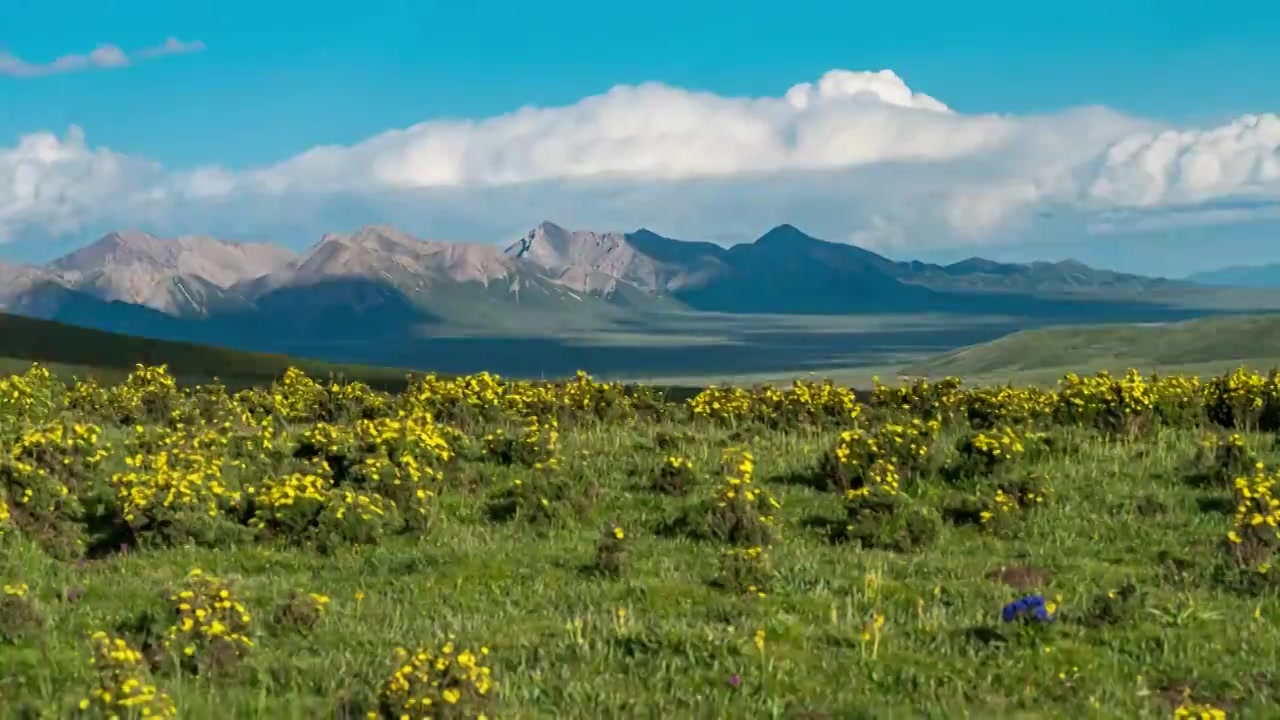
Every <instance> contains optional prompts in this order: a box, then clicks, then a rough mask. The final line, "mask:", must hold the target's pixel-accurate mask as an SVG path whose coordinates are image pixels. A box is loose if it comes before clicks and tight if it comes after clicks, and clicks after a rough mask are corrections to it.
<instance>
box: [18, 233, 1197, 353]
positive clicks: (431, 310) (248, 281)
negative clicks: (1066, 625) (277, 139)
mask: <svg viewBox="0 0 1280 720" xmlns="http://www.w3.org/2000/svg"><path fill="white" fill-rule="evenodd" d="M1197 290H1198V286H1196V285H1194V284H1192V283H1190V282H1186V281H1179V280H1167V279H1163V278H1149V277H1143V276H1138V275H1130V274H1124V273H1117V272H1111V271H1106V270H1098V269H1094V268H1090V267H1088V266H1085V265H1083V264H1080V263H1078V262H1073V261H1065V262H1034V263H1027V264H1016V263H999V262H994V261H990V260H984V259H981V258H971V259H968V260H964V261H961V262H957V263H954V264H950V265H937V264H930V263H923V262H900V261H895V260H891V259H889V258H886V257H883V256H881V255H878V254H876V253H873V252H870V251H868V250H865V249H862V248H859V247H855V246H853V245H848V244H843V243H835V242H827V241H823V240H819V239H817V238H814V237H811V236H809V235H806V234H805V233H803V232H801V231H800V230H798V229H797V228H795V227H793V226H791V225H781V226H778V227H776V228H773V229H772V230H770V231H768V232H767V233H765V234H764V235H762V236H761V237H760V238H758V239H757V240H755V241H754V242H750V243H742V244H739V245H734V246H732V247H727V248H726V247H722V246H720V245H716V244H713V243H707V242H693V241H682V240H675V239H672V238H667V237H663V236H661V235H659V234H657V233H654V232H652V231H649V230H646V229H641V230H638V231H635V232H631V233H623V232H603V233H601V232H589V231H570V230H567V229H565V228H563V227H560V226H558V225H555V224H553V223H550V222H544V223H542V224H540V225H538V226H537V227H535V228H533V229H531V230H529V231H528V232H527V233H526V234H524V235H523V236H521V237H520V238H518V239H516V240H515V241H513V242H511V243H509V244H508V245H507V246H506V247H502V246H499V245H487V244H468V243H453V242H446V241H441V240H430V239H419V238H417V237H414V236H412V235H409V234H407V233H404V232H401V231H399V230H396V229H394V228H390V227H385V226H371V227H366V228H363V229H360V230H358V231H356V232H354V233H350V234H327V235H325V236H323V237H322V238H321V239H320V241H319V242H317V243H316V244H315V245H313V246H312V247H311V248H309V249H308V250H306V251H305V252H303V253H301V254H295V253H293V252H291V251H289V250H286V249H284V248H281V247H277V246H273V245H268V244H254V243H235V242H228V241H224V240H219V239H215V238H211V237H182V238H177V239H162V238H157V237H154V236H151V235H147V234H143V233H139V232H132V231H121V232H112V233H108V234H107V235H105V236H103V237H102V238H100V239H98V240H97V241H96V242H93V243H92V244H90V245H88V246H86V247H84V248H82V249H80V250H77V251H75V252H73V253H71V254H69V255H66V256H65V257H62V258H59V259H57V260H55V261H53V262H51V263H48V264H46V265H43V266H30V265H0V311H4V312H10V313H14V314H20V315H26V316H31V317H37V318H42V319H51V320H58V321H61V322H64V323H70V324H74V325H81V326H86V327H92V328H97V329H102V330H109V331H114V332H124V333H128V334H133V335H141V336H147V337H157V338H165V339H177V340H194V341H200V342H206V343H213V344H221V345H228V346H232V347H238V348H242V349H253V350H266V351H271V352H291V353H308V352H309V353H311V354H312V355H314V356H316V357H326V358H335V359H341V360H348V359H352V360H355V361H360V362H387V361H391V360H396V361H403V360H404V359H405V357H406V356H412V352H411V351H410V350H409V349H407V346H406V343H409V344H412V343H414V342H417V341H419V340H423V339H429V338H432V337H442V336H453V337H456V336H458V335H468V336H506V337H513V336H525V337H528V336H539V335H546V334H549V333H554V332H557V331H563V330H577V331H585V330H588V329H591V328H599V327H604V326H608V325H610V324H613V325H614V326H621V327H635V326H638V325H642V324H643V323H644V322H645V319H646V318H653V317H658V316H663V315H670V314H671V313H691V312H693V313H697V312H701V313H720V314H782V315H842V314H864V313H877V314H886V313H888V314H910V313H925V312H928V313H959V314H974V315H979V314H986V315H990V314H1006V315H1009V314H1013V315H1018V316H1022V317H1030V318H1041V319H1046V318H1047V319H1055V320H1056V319H1061V320H1063V321H1073V322H1078V321H1088V320H1096V319H1106V318H1122V317H1123V318H1129V317H1132V318H1134V319H1149V320H1164V319H1176V318H1177V317H1185V316H1186V313H1182V312H1181V311H1179V310H1177V309H1175V308H1172V307H1170V306H1168V305H1167V302H1166V301H1167V300H1168V299H1169V298H1170V297H1174V296H1182V295H1185V294H1188V293H1194V292H1196V291H1197ZM357 348H359V352H356V349H357Z"/></svg>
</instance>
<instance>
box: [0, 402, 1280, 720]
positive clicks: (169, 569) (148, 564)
mask: <svg viewBox="0 0 1280 720" xmlns="http://www.w3.org/2000/svg"><path fill="white" fill-rule="evenodd" d="M1061 432H1062V433H1063V437H1065V438H1066V439H1067V440H1068V441H1069V442H1068V444H1067V448H1068V450H1067V451H1065V452H1064V453H1063V454H1061V455H1058V456H1055V457H1054V458H1053V459H1051V460H1049V461H1045V462H1040V463H1038V464H1037V466H1036V469H1037V470H1039V471H1040V472H1043V473H1044V474H1045V475H1046V476H1047V477H1048V478H1050V484H1051V489H1052V495H1051V500H1050V502H1049V504H1048V506H1047V507H1046V508H1044V509H1043V510H1041V511H1038V512H1036V513H1034V514H1028V515H1026V517H1025V518H1024V519H1023V520H1021V521H1020V523H1019V524H1017V525H1015V526H1014V528H1013V530H1012V531H1011V532H1010V533H1009V534H1008V535H1007V536H1000V537H993V536H988V535H984V534H982V533H980V532H979V531H978V530H976V529H974V528H972V527H958V526H945V527H944V529H943V531H942V535H941V537H940V538H939V539H938V540H937V541H936V542H935V543H933V544H932V545H930V546H929V547H927V548H925V549H923V550H921V551H917V552H912V553H905V554H903V553H892V552H885V551H876V550H859V549H856V548H855V547H851V546H849V545H833V544H831V543H829V542H828V541H827V540H826V539H825V537H824V536H823V534H822V532H821V531H820V530H818V529H815V527H816V526H817V525H819V524H820V523H819V522H817V521H822V520H830V519H834V518H839V517H840V516H841V507H842V503H841V499H840V497H839V496H837V495H834V494H831V493H825V492H820V491H817V490H813V489H810V488H808V487H806V486H803V485H798V484H795V483H794V482H790V481H788V478H791V477H794V476H796V474H797V473H802V472H805V471H808V470H809V469H811V467H812V465H813V463H814V462H815V461H816V460H817V459H818V457H819V456H820V455H821V454H822V453H823V452H824V451H825V450H827V449H828V448H830V447H831V445H832V443H833V441H834V440H835V435H834V433H833V432H822V431H817V430H805V429H802V428H792V429H788V430H784V431H756V430H753V431H752V432H749V433H745V434H744V433H735V432H730V431H727V430H711V429H708V428H705V427H695V426H692V425H689V424H686V423H681V424H677V425H671V424H662V423H649V422H634V423H629V424H627V425H626V426H620V425H604V426H584V427H582V428H580V429H576V430H573V429H569V430H566V432H565V433H564V435H563V451H562V455H563V458H564V465H563V467H562V469H561V471H560V472H561V474H562V476H563V477H565V478H567V479H568V481H569V482H570V483H571V484H572V486H573V487H574V489H575V493H576V494H577V495H578V496H579V497H580V498H581V502H582V509H581V514H580V515H576V516H575V515H569V516H566V518H565V519H564V520H562V521H560V522H558V523H554V524H552V525H551V526H549V527H545V528H543V527H539V526H534V525H530V524H527V523H525V522H524V521H522V520H519V519H517V520H515V521H511V522H506V523H502V522H496V521H494V520H492V519H491V518H490V517H489V516H488V515H487V514H486V503H487V501H488V499H489V498H490V497H492V495H493V494H494V493H496V492H499V491H501V490H502V489H504V488H506V487H508V486H509V485H510V483H511V482H512V480H513V479H517V478H524V479H529V478H530V477H531V472H532V471H529V470H524V469H520V468H519V467H515V468H508V467H499V466H497V465H495V464H493V463H490V462H483V461H480V460H468V461H466V462H463V463H461V464H459V465H458V466H456V467H453V468H451V469H450V470H449V475H448V476H447V479H446V482H445V484H444V489H443V491H442V492H441V494H440V495H439V497H438V498H437V499H436V501H435V519H434V522H433V525H432V527H431V528H430V530H429V531H427V532H426V533H424V534H422V535H421V536H417V537H407V538H394V539H391V540H388V541H386V542H384V543H383V544H381V545H379V546H376V547H372V548H366V549H360V550H351V549H348V550H341V551H338V552H336V553H334V554H321V553H318V552H315V551H309V550H302V549H286V548H282V547H271V546H254V545H250V546H240V547H234V548H230V549H223V550H210V549H198V548H181V547H179V548H169V549H157V550H147V551H141V552H129V553H126V554H122V555H111V556H108V557H107V558H105V559H101V560H96V561H92V562H88V563H80V564H77V563H75V562H59V561H55V560H52V559H51V558H50V557H48V556H46V555H44V554H43V553H42V552H41V551H39V550H38V549H37V548H36V546H35V545H34V544H32V543H31V542H29V541H27V540H25V539H19V538H14V537H12V536H11V535H12V534H10V536H9V537H7V538H6V539H5V540H4V543H5V544H3V546H2V547H3V553H0V580H2V581H3V582H5V583H12V582H26V583H28V584H30V586H31V593H32V597H34V598H35V599H36V601H37V602H38V604H39V605H40V606H41V607H42V608H43V609H44V611H45V612H46V614H47V616H48V618H49V624H48V626H47V627H46V628H45V629H44V631H43V632H42V633H41V634H40V636H39V637H38V638H37V639H34V640H29V641H25V642H23V643H20V644H18V645H16V646H9V647H4V648H3V650H2V651H0V707H4V708H19V707H26V706H28V704H29V706H31V707H42V708H50V707H58V708H62V707H65V706H66V703H74V702H75V700H76V698H78V697H79V694H80V693H82V692H84V691H85V690H86V689H87V688H88V687H89V686H90V682H91V677H92V674H91V673H92V668H91V667H89V666H88V665H87V664H86V662H85V659H84V657H85V655H84V653H85V650H86V648H87V644H86V636H87V633H89V632H90V631H92V630H97V629H110V628H117V627H121V626H125V625H128V624H129V623H130V622H132V621H133V620H134V619H135V618H137V617H138V616H139V614H141V613H143V612H146V611H148V610H151V611H162V610H163V608H164V594H165V590H166V588H167V587H169V586H170V585H171V584H172V583H175V582H178V581H179V580H180V579H181V578H182V577H183V575H184V574H185V573H186V572H187V570H188V569H190V568H193V567H199V568H202V569H204V570H205V571H206V572H209V573H213V574H216V575H219V576H222V577H227V578H234V580H235V582H236V586H237V587H238V588H239V590H240V594H241V596H242V597H243V599H244V600H245V602H246V603H247V604H248V605H249V607H250V608H251V609H252V610H253V612H254V614H255V617H256V618H257V620H255V623H254V624H255V625H256V627H257V631H256V632H257V633H258V634H257V635H256V641H257V648H256V650H255V651H254V652H253V653H252V654H251V655H250V656H249V659H248V660H247V661H246V664H245V665H243V666H242V667H240V668H239V669H238V670H237V671H236V672H234V673H232V674H231V675H228V676H226V677H214V678H206V677H190V676H185V675H180V674H166V675H160V676H158V677H157V679H156V681H157V683H158V684H159V685H160V686H162V687H163V688H165V689H166V690H167V691H169V692H170V693H171V694H172V695H173V696H174V697H175V699H176V700H177V702H178V706H179V708H180V712H181V717H183V718H219V719H221V718H273V719H275V718H298V719H303V718H306V719H310V718H317V717H332V716H333V713H334V711H335V707H336V706H337V703H338V701H339V698H341V697H345V696H354V697H364V696H367V694H368V693H370V692H372V691H373V690H375V689H376V687H377V684H378V683H379V682H380V681H381V680H382V679H383V678H385V676H386V675H387V674H388V673H389V672H391V670H392V669H393V667H394V665H393V664H392V660H391V657H390V653H391V651H392V649H393V648H394V647H396V646H398V645H409V646H413V645H415V644H417V643H435V642H439V641H441V640H442V639H443V638H444V637H445V636H446V634H449V633H454V634H457V635H458V637H459V640H463V641H466V642H470V643H474V644H480V643H484V644H486V645H487V646H488V647H489V648H490V649H491V650H492V654H491V656H490V658H491V662H492V665H493V666H494V668H495V669H494V673H495V678H496V679H497V681H498V683H499V688H500V705H499V707H498V712H497V714H496V716H497V717H503V718H534V717H546V718H590V719H594V718H601V717H608V718H615V717H616V718H623V717H675V718H704V717H705V718H713V717H742V718H747V717H786V718H857V717H867V718H872V717H874V718H899V717H902V718H906V717H930V718H959V717H984V718H1058V717H1115V718H1145V717H1152V718H1155V717H1170V716H1171V714H1172V708H1173V706H1174V705H1175V704H1176V699H1177V692H1176V690H1175V689H1174V688H1178V687H1183V686H1186V687H1190V688H1192V689H1194V691H1195V692H1196V693H1197V694H1198V695H1200V696H1202V697H1204V698H1208V699H1213V700H1216V701H1218V703H1219V704H1222V705H1231V706H1232V707H1233V716H1235V712H1234V711H1238V712H1239V713H1240V715H1241V716H1243V717H1264V716H1267V714H1268V713H1271V712H1273V710H1272V709H1273V708H1274V707H1275V703H1277V702H1280V674H1278V673H1277V671H1276V667H1277V666H1278V665H1280V608H1278V607H1277V606H1276V604H1275V603H1274V598H1273V597H1272V596H1270V595H1268V596H1267V597H1266V598H1263V599H1259V598H1257V597H1250V596H1245V595H1239V594H1235V593H1233V592H1231V591H1229V590H1227V589H1226V588H1225V587H1223V586H1221V585H1220V584H1219V583H1218V582H1216V581H1215V579H1214V576H1213V571H1214V568H1215V566H1216V565H1217V563H1218V560H1219V559H1220V558H1221V557H1222V555H1221V550H1220V548H1219V546H1218V544H1219V542H1220V541H1221V538H1222V537H1223V534H1224V533H1225V531H1226V528H1227V525H1228V518H1227V517H1225V516H1224V515H1222V514H1221V512H1220V511H1218V510H1215V509H1213V508H1214V507H1217V505H1215V503H1219V501H1220V500H1221V498H1222V495H1221V493H1220V492H1214V491H1207V490H1202V489H1196V488H1193V487H1191V486H1190V485H1188V484H1187V483H1186V482H1185V481H1184V477H1185V475H1186V468H1187V466H1188V463H1189V462H1190V461H1191V458H1192V454H1193V452H1194V449H1195V444H1196V439H1197V437H1198V434H1197V433H1194V432H1191V431H1167V432H1162V433H1159V434H1153V435H1149V436H1144V437H1140V438H1138V439H1136V440H1135V441H1133V442H1116V441H1110V440H1106V439H1100V438H1097V437H1095V436H1092V435H1090V434H1088V433H1084V432H1083V431H1077V430H1061ZM672 438H676V440H675V442H676V450H678V451H680V452H683V453H686V454H688V455H689V456H691V457H692V458H693V459H694V461H695V463H697V464H699V465H701V466H702V467H711V466H714V465H715V463H716V462H717V460H718V458H719V454H720V452H721V450H722V449H723V448H725V447H727V446H729V445H740V444H743V443H745V444H746V445H747V446H749V447H750V448H751V449H752V450H753V451H754V452H755V454H756V457H757V458H758V460H759V464H758V470H757V478H758V480H759V482H761V483H762V484H763V485H764V486H765V487H767V489H768V490H769V491H770V492H772V493H773V494H774V495H775V496H776V497H778V498H779V500H780V501H781V510H780V511H779V514H778V516H779V522H780V527H779V530H780V532H779V539H778V540H777V541H776V542H775V543H774V544H773V546H772V549H771V555H772V562H773V565H774V567H775V568H776V570H777V578H776V581H775V583H774V584H773V586H772V587H770V588H769V593H768V595H767V597H765V598H755V597H746V596H743V595H737V594H731V593H727V592H725V591H723V590H721V589H717V588H716V587H713V586H712V584H711V583H710V582H709V581H710V580H711V579H712V578H713V577H714V576H715V575H716V572H717V567H718V565H717V564H718V559H719V555H720V552H721V550H722V549H723V547H722V546H720V545H717V544H715V543H712V542H707V541H695V540H690V539H687V538H683V537H679V536H670V535H668V534H665V533H664V532H661V528H662V527H663V526H664V524H665V523H666V522H667V521H668V520H669V519H671V518H673V517H676V516H678V515H679V514H680V512H681V511H682V510H683V509H685V508H687V507H690V506H691V505H693V504H696V503H697V502H700V501H701V499H702V498H705V497H707V496H708V495H709V494H710V493H711V492H712V490H713V488H714V481H713V480H704V481H703V482H702V484H700V485H698V486H697V487H696V488H695V489H694V491H693V493H692V495H691V496H689V497H687V498H677V497H668V496H665V495H660V494H656V493H654V492H653V491H651V490H650V489H649V488H648V474H649V471H650V470H651V469H653V468H656V467H657V465H658V464H659V463H660V462H661V461H662V459H663V458H664V457H665V455H666V453H667V451H665V450H660V449H659V446H660V445H662V444H665V443H668V442H670V441H671V440H672ZM954 440H955V437H954V434H951V435H947V436H945V437H944V438H943V439H942V440H941V442H940V443H939V447H946V446H948V445H950V444H951V443H953V442H954ZM1249 441H1250V443H1251V445H1252V446H1253V447H1255V448H1257V449H1258V451H1259V452H1260V453H1261V456H1262V458H1263V459H1265V460H1266V461H1268V462H1269V463H1272V462H1275V461H1278V460H1280V454H1277V452H1276V451H1275V449H1274V446H1275V438H1274V437H1273V436H1271V435H1256V436H1250V437H1249ZM941 483H942V481H941V480H940V479H939V478H938V477H934V476H930V477H928V478H926V480H925V481H924V483H923V485H922V487H924V488H925V490H924V491H923V492H924V495H923V497H929V498H933V499H932V500H930V502H938V495H937V494H936V493H934V490H939V489H940V488H941V487H942V486H941ZM930 488H932V489H930ZM615 523H616V524H618V525H620V526H621V527H623V528H625V530H626V532H627V540H628V543H629V549H628V556H627V562H626V565H625V568H624V570H623V572H622V574H621V576H620V577H618V578H613V579H610V578H602V577H597V576H593V575H591V574H589V573H587V572H585V571H584V570H585V568H587V567H588V566H589V565H590V564H591V562H592V560H593V557H594V555H595V552H596V549H597V544H598V542H599V540H600V538H601V535H602V531H603V530H604V529H606V528H608V527H611V526H612V525H613V524H615ZM1162 553H1167V554H1168V555H1169V558H1164V557H1162ZM1170 558H1172V559H1170ZM1005 566H1008V567H1015V566H1016V567H1020V568H1029V569H1034V571H1035V573H1036V575H1037V579H1033V580H1031V581H1029V582H1028V585H1027V587H1025V588H1023V589H1015V588H1012V587H1008V586H1006V585H1005V584H1002V583H1001V582H997V581H995V580H993V579H990V578H989V575H990V574H991V573H992V572H995V571H998V570H999V569H1000V568H1002V567H1005ZM1126 582H1132V583H1135V584H1136V585H1137V587H1138V588H1139V589H1140V591H1141V592H1142V598H1143V599H1142V601H1141V604H1140V606H1139V607H1137V608H1136V610H1134V612H1132V613H1131V614H1126V615H1123V616H1122V617H1120V618H1119V619H1118V622H1117V623H1116V624H1114V625H1104V626H1094V625H1090V624H1088V623H1082V622H1073V621H1068V620H1067V619H1064V620H1063V622H1061V623H1059V624H1057V625H1056V626H1054V627H1052V628H1049V629H1048V630H1047V631H1046V632H1045V633H1043V634H1042V635H1041V636H1038V637H1031V636H1021V635H1018V634H1017V633H1013V632H1011V631H1009V630H1008V628H1007V627H1004V626H1002V625H1001V623H1000V622H999V612H1000V609H1001V606H1002V605H1004V604H1005V603H1007V602H1009V601H1011V600H1013V599H1015V598H1016V597H1018V596H1019V595H1020V594H1021V593H1022V592H1024V591H1025V592H1029V591H1032V590H1037V591H1043V592H1045V593H1046V594H1047V595H1054V594H1061V595H1062V598H1063V614H1064V618H1066V617H1068V616H1071V615H1074V616H1075V617H1077V618H1081V617H1086V616H1088V615H1089V614H1090V613H1091V612H1093V611H1094V610H1096V608H1097V607H1098V605H1097V603H1098V602H1099V600H1098V598H1099V596H1104V595H1105V594H1106V593H1107V592H1109V591H1112V590H1114V589H1116V588H1118V587H1120V586H1121V585H1122V584H1124V583H1126ZM291 591H302V592H320V593H325V594H328V595H330V596H331V597H332V598H333V601H332V606H331V610H330V612H329V613H328V616H327V617H326V618H325V619H324V620H322V621H321V623H320V624H319V625H318V626H317V628H316V629H315V630H314V631H313V632H312V633H311V634H305V633H299V632H297V631H291V630H287V629H285V630H273V629H272V628H271V625H270V623H269V622H268V619H269V618H270V616H271V614H272V612H273V610H274V609H275V608H277V607H278V606H279V605H280V604H281V603H282V602H284V601H285V599H286V597H287V596H288V594H289V593H290V592H291ZM68 593H70V594H71V595H73V596H75V599H74V600H67V599H65V598H67V597H68ZM358 594H361V595H362V596H363V599H362V600H357V596H358ZM1259 608H1260V610H1258V609H1259ZM619 609H623V610H625V613H626V617H627V621H626V623H625V624H624V625H619V624H618V623H617V622H616V618H617V613H618V611H619ZM1255 610H1258V611H1259V612H1260V615H1259V616H1258V617H1255ZM877 611H879V612H881V613H883V616H884V617H885V619H886V621H885V625H884V627H883V630H882V633H881V636H880V639H879V641H878V647H877V648H876V650H875V652H874V653H873V652H872V650H871V647H870V645H868V644H866V643H864V641H863V640H862V632H863V628H864V625H865V623H866V622H867V621H868V620H869V618H871V617H872V615H873V613H875V612H877ZM757 630H764V631H765V633H766V639H765V648H764V652H763V653H759V652H757V651H756V649H755V648H754V646H753V636H754V634H755V632H756V631H757ZM993 630H994V631H996V632H999V633H1001V634H1002V635H1003V636H1004V637H1005V640H1007V641H1001V642H991V641H990V638H987V639H986V640H984V639H983V638H984V637H985V635H984V634H987V635H989V634H990V632H992V631H993ZM735 677H737V678H739V680H740V682H739V683H738V684H737V686H734V685H733V684H731V679H732V678H735ZM6 716H7V717H8V716H15V717H16V715H6Z"/></svg>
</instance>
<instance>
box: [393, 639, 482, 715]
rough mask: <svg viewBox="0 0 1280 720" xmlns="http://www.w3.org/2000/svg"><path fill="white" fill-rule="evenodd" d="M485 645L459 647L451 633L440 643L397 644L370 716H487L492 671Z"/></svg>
mask: <svg viewBox="0 0 1280 720" xmlns="http://www.w3.org/2000/svg"><path fill="white" fill-rule="evenodd" d="M488 656H489V648H487V647H484V646H481V647H480V650H479V652H478V653H477V652H475V651H473V650H471V649H469V648H460V647H459V646H458V645H457V644H456V643H455V642H454V641H453V639H452V638H450V639H449V640H448V641H447V642H445V643H444V644H443V645H441V646H440V647H439V648H435V647H422V648H418V649H416V650H412V651H411V650H408V649H405V648H398V649H397V650H396V653H395V665H396V667H395V671H394V672H392V673H391V677H389V678H387V680H386V682H385V683H383V685H382V689H381V692H380V693H379V697H378V709H377V711H376V712H371V713H370V716H371V717H375V718H376V717H382V718H384V719H385V720H401V719H402V718H406V717H407V718H427V717H431V718H476V719H477V720H480V719H484V718H488V717H490V715H489V713H490V712H492V710H491V708H492V707H493V705H494V704H495V694H496V692H495V683H494V681H493V673H492V670H491V669H490V667H489V666H488V665H487V664H486V662H487V660H488Z"/></svg>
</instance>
